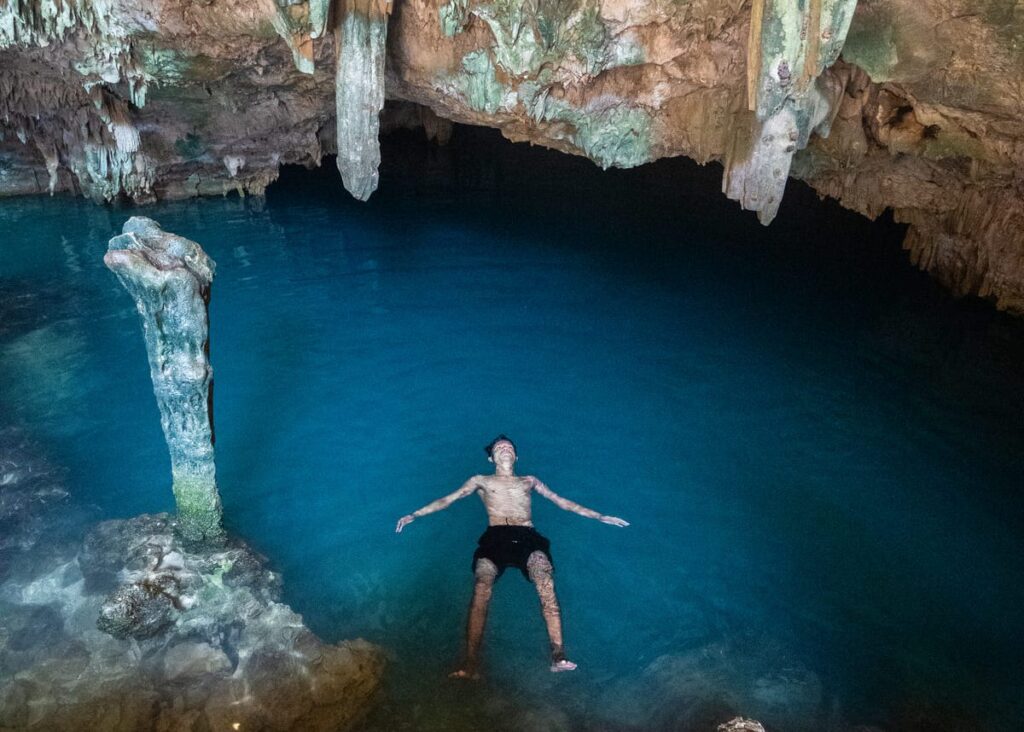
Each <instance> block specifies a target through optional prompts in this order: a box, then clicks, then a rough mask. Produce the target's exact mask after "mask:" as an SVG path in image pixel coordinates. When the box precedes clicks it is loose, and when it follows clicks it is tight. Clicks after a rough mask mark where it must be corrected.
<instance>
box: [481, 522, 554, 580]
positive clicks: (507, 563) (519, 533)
mask: <svg viewBox="0 0 1024 732" xmlns="http://www.w3.org/2000/svg"><path fill="white" fill-rule="evenodd" d="M477 544H479V546H478V547H477V548H476V551H475V552H474V553H473V571H474V572H475V571H476V560H478V559H481V558H483V559H490V560H491V561H492V562H494V565H495V566H496V567H497V568H498V576H499V577H500V576H501V573H502V572H504V571H505V568H506V567H517V568H518V569H519V571H520V572H522V573H523V576H524V577H526V579H530V573H529V571H528V570H527V568H526V560H527V559H529V558H530V555H531V554H533V553H534V552H544V555H545V556H546V557H547V558H548V561H549V562H551V542H550V541H548V540H547V539H546V538H544V537H543V536H541V534H540V533H539V532H538V531H537V530H536V529H534V528H533V527H531V526H488V527H487V531H485V532H484V533H483V534H482V535H481V536H480V540H479V541H478V542H477ZM552 566H554V562H552Z"/></svg>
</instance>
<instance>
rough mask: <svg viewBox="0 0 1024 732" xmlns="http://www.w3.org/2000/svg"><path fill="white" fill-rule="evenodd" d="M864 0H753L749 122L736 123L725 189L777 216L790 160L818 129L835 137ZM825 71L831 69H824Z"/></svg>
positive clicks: (766, 218) (767, 216) (761, 215)
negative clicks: (844, 56)
mask: <svg viewBox="0 0 1024 732" xmlns="http://www.w3.org/2000/svg"><path fill="white" fill-rule="evenodd" d="M856 6H857V0H808V1H807V2H806V3H805V4H804V5H803V6H802V7H801V5H800V4H799V3H793V2H789V1H788V0H753V6H752V9H751V20H750V40H749V41H748V43H747V106H748V109H749V111H750V112H752V113H753V117H752V118H748V119H747V124H745V125H744V124H739V125H737V126H736V131H735V137H734V140H733V144H732V147H731V149H730V151H729V155H728V157H727V158H726V163H725V176H724V178H723V181H722V191H723V192H724V193H725V194H726V195H727V196H728V197H729V198H731V199H733V200H736V201H739V202H740V205H742V206H743V208H745V209H748V210H750V211H757V217H758V219H759V220H760V221H761V223H762V224H769V223H771V221H772V219H774V218H775V214H776V213H778V210H779V204H780V203H782V194H783V192H784V191H785V189H786V181H787V180H789V168H790V164H791V162H792V160H793V155H794V154H795V153H796V151H797V150H802V149H804V148H805V147H807V143H808V142H810V138H811V133H812V132H816V133H818V134H819V135H821V136H822V137H828V133H829V129H830V127H831V125H832V119H833V117H835V115H836V113H837V112H838V111H839V102H840V99H841V98H842V95H843V91H844V89H845V88H846V80H847V79H846V76H847V74H846V73H845V69H842V68H841V69H838V70H837V71H835V72H832V71H827V72H826V69H827V68H828V67H829V66H831V65H832V64H834V63H835V62H836V59H838V58H839V52H840V51H841V50H842V48H843V42H844V41H845V40H846V33H847V31H848V30H849V28H850V20H851V19H852V18H853V11H854V8H856ZM822 72H826V74H825V75H822Z"/></svg>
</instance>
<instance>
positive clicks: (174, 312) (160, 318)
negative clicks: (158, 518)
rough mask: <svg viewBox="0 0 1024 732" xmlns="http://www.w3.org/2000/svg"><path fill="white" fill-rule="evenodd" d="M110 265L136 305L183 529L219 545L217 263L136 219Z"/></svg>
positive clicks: (112, 247)
mask: <svg viewBox="0 0 1024 732" xmlns="http://www.w3.org/2000/svg"><path fill="white" fill-rule="evenodd" d="M103 261H104V263H105V264H106V265H107V267H108V268H110V269H111V270H112V271H113V272H114V274H116V275H117V278H118V279H119V280H120V281H121V284H122V285H124V287H125V289H127V290H128V292H129V293H130V294H131V296H132V298H133V299H134V300H135V305H136V307H137V308H138V311H139V314H140V315H141V316H142V331H143V334H144V336H145V340H146V353H147V354H148V356H149V368H150V376H152V378H153V391H154V393H155V394H156V401H157V405H158V406H159V408H160V424H161V426H162V427H163V431H164V437H165V439H166V440H167V447H168V448H169V450H170V453H171V473H172V476H173V480H174V482H173V490H174V498H175V502H176V504H177V508H178V528H179V531H180V532H181V534H182V536H183V537H184V538H185V539H187V540H189V541H195V542H210V541H217V540H219V539H220V538H221V537H222V535H223V530H222V528H221V504H220V495H219V494H218V492H217V480H216V470H215V466H214V449H213V369H212V368H211V367H210V359H209V350H210V339H209V317H208V312H207V308H208V306H209V302H210V285H211V284H212V282H213V272H214V262H213V260H211V259H210V258H209V257H208V256H207V255H206V253H205V252H204V251H203V250H202V248H201V247H200V246H199V245H198V244H196V243H195V242H193V241H189V240H188V239H185V238H183V237H180V236H175V235H174V234H169V233H167V232H165V231H163V230H162V229H161V228H160V225H159V224H158V223H157V222H155V221H153V220H152V219H147V218H144V217H141V216H133V217H132V218H130V219H128V221H127V222H126V223H125V225H124V229H123V233H122V234H121V235H119V236H115V237H114V238H113V239H111V240H110V243H109V247H108V250H107V253H106V255H104V257H103Z"/></svg>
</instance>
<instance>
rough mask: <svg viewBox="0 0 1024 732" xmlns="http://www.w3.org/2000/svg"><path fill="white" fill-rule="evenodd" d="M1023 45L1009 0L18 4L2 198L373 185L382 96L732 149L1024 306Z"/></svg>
mask: <svg viewBox="0 0 1024 732" xmlns="http://www.w3.org/2000/svg"><path fill="white" fill-rule="evenodd" d="M328 29H330V30H332V31H334V32H331V33H328V32H327V31H328ZM282 39H284V40H282ZM844 41H845V42H844ZM1022 49H1024V11H1022V10H1021V5H1020V3H1019V2H1017V3H1015V2H1013V1H1012V0H985V2H981V3H979V2H976V1H975V0H860V2H858V3H856V8H855V9H854V2H853V0H806V2H803V3H788V2H782V0H694V2H685V3H681V2H670V1H669V0H564V1H559V2H555V1H554V0H536V2H517V1H516V2H514V1H512V0H404V1H403V2H402V3H399V4H396V6H395V8H394V12H393V13H392V14H391V16H390V17H388V5H387V4H386V3H384V2H380V1H378V2H372V1H371V0H358V1H357V0H335V2H334V3H333V4H332V3H330V2H329V0H258V2H255V3H253V2H243V0H210V1H209V2H203V3H193V2H190V1H187V0H143V1H142V2H140V3H133V4H124V3H115V4H109V3H98V2H97V1H96V0H45V1H44V0H17V2H14V1H10V2H7V3H4V4H3V5H2V6H0V138H2V139H0V195H2V194H5V193H6V194H14V193H32V192H46V191H48V190H50V189H51V188H52V189H53V190H55V191H62V190H69V191H74V192H82V193H86V194H88V195H91V196H93V197H95V198H97V199H111V198H116V197H120V196H126V197H129V198H131V199H133V200H135V201H140V202H145V201H149V200H153V199H154V198H156V199H168V198H180V197H184V196H194V195H211V194H216V195H219V194H222V193H225V192H228V191H237V192H238V193H240V194H247V193H255V194H259V193H261V192H262V191H263V190H264V189H265V187H266V186H267V184H268V183H269V182H270V181H272V180H273V179H274V178H275V177H276V175H277V171H278V169H279V167H280V165H282V164H292V163H299V164H304V165H317V164H319V163H320V161H321V159H322V157H323V155H325V154H332V153H338V156H339V158H338V161H339V167H340V168H341V170H342V174H343V179H344V181H345V184H346V187H348V188H349V189H350V190H351V191H352V192H353V193H354V194H355V195H356V196H357V197H360V198H365V197H366V196H368V195H369V194H370V193H371V192H372V190H373V188H374V187H375V185H376V182H375V181H376V179H375V170H376V163H377V160H378V155H379V153H378V151H377V146H376V136H377V130H378V127H377V112H378V110H379V109H380V105H381V95H382V91H383V92H386V96H387V98H388V99H390V100H394V101H396V102H402V103H415V104H418V105H422V106H424V107H427V108H429V110H430V115H423V117H424V118H425V119H426V118H430V119H436V118H440V119H444V120H449V121H452V122H459V123H464V124H476V125H487V126H491V127H496V128H499V129H501V131H502V133H503V134H504V135H505V136H506V137H508V138H509V139H512V140H516V141H529V142H531V143H534V144H541V145H546V146H549V147H553V148H556V149H558V150H562V151H564V152H567V153H572V154H578V155H585V156H587V157H589V158H590V159H591V160H593V161H594V162H596V163H597V164H599V165H601V166H602V167H632V166H637V165H642V164H644V163H646V162H649V161H652V160H656V159H658V158H661V157H667V156H674V155H686V156H689V157H691V158H693V159H695V160H697V161H699V162H701V163H705V162H710V161H721V162H723V163H724V164H725V167H726V173H725V177H724V181H723V188H724V189H725V191H726V193H727V194H728V195H730V196H732V197H734V198H736V199H737V200H738V201H740V202H741V205H743V206H745V207H747V208H751V209H753V210H755V211H757V212H758V215H759V217H760V218H761V219H762V220H763V221H769V220H770V219H771V218H772V216H774V215H775V212H776V211H777V207H778V204H779V201H780V200H781V196H782V192H783V190H784V188H785V184H786V178H787V174H788V176H790V177H796V178H800V179H802V180H804V181H806V182H807V183H808V184H810V185H811V186H813V187H814V188H815V189H816V190H818V191H819V192H820V193H821V194H822V195H827V196H830V197H833V198H835V199H837V200H838V201H840V203H842V204H843V205H844V206H847V207H849V208H852V209H854V210H857V211H859V212H861V213H863V214H865V215H867V216H872V217H874V216H878V215H880V214H881V213H882V212H883V211H886V210H891V211H892V212H893V215H894V217H895V218H896V219H897V220H898V221H902V222H906V223H908V224H909V230H908V234H907V238H906V242H905V244H906V246H907V248H908V249H909V250H910V253H911V258H912V260H913V261H914V262H916V263H917V264H918V265H919V266H921V267H922V268H925V269H927V270H928V271H930V272H932V273H933V274H934V275H935V276H936V277H938V278H939V279H940V280H941V281H942V282H944V283H945V284H946V285H948V286H949V287H950V288H951V289H952V290H953V291H954V292H956V293H959V294H968V293H973V294H978V295H982V296H984V297H988V298H990V299H991V300H992V301H993V302H994V303H995V305H996V306H997V307H1000V308H1003V309H1006V310H1010V311H1013V312H1018V313H1024V179H1022V177H1021V174H1020V171H1021V170H1022V169H1024V92H1022V90H1024V50H1022ZM833 62H834V63H833ZM332 64H333V66H332ZM382 79H383V85H382ZM97 90H98V91H97ZM388 113H389V112H388V110H387V109H385V110H384V116H385V117H386V116H387V115H388ZM400 114H401V115H403V117H404V118H406V119H408V118H409V117H410V115H408V114H407V113H406V112H405V111H400ZM388 124H389V123H388V122H387V120H385V122H384V125H385V127H387V126H388ZM130 129H134V130H135V131H136V133H137V136H138V143H137V146H136V145H135V141H134V137H133V135H132V134H131V132H130ZM335 130H336V132H335ZM826 135H827V137H826ZM805 145H806V147H804V146H805ZM133 148H134V149H133ZM226 160H232V161H242V160H244V161H245V164H244V166H235V165H228V164H226V163H225V161H226Z"/></svg>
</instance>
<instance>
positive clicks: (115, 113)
mask: <svg viewBox="0 0 1024 732" xmlns="http://www.w3.org/2000/svg"><path fill="white" fill-rule="evenodd" d="M5 130H10V131H12V132H13V133H14V136H15V137H16V138H17V139H18V140H19V141H20V142H21V143H22V144H24V145H30V146H33V147H35V148H36V149H37V150H38V151H39V154H40V155H41V156H42V158H43V161H44V163H45V164H46V171H47V174H48V175H49V189H50V192H51V193H52V192H54V191H55V190H56V189H57V187H58V185H59V184H60V179H61V170H62V169H63V170H66V171H70V173H71V174H72V175H73V176H74V177H75V179H77V181H78V185H79V186H80V187H81V189H82V190H83V191H84V192H85V193H86V194H88V195H89V196H90V197H91V198H93V199H95V200H98V201H103V200H107V201H109V200H111V199H113V198H116V197H117V196H119V195H120V194H122V193H124V194H126V195H128V196H131V197H132V198H134V199H145V198H148V197H149V196H150V195H151V192H152V186H153V178H154V174H153V166H152V161H151V160H150V158H149V157H148V156H146V155H145V154H144V153H143V152H142V150H141V142H140V139H139V132H138V128H137V127H136V126H135V123H134V122H133V120H132V110H131V106H130V105H129V103H128V102H127V101H125V100H123V99H121V98H120V97H118V96H117V95H116V94H115V93H114V92H113V91H111V90H110V89H109V88H107V87H106V86H105V85H102V84H97V85H93V86H91V87H90V88H89V90H88V91H85V90H84V89H83V88H81V87H69V86H67V85H64V84H54V83H52V82H51V81H48V80H47V79H45V78H43V77H34V76H27V75H24V74H14V73H6V72H0V139H2V138H3V137H4V132H5Z"/></svg>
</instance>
